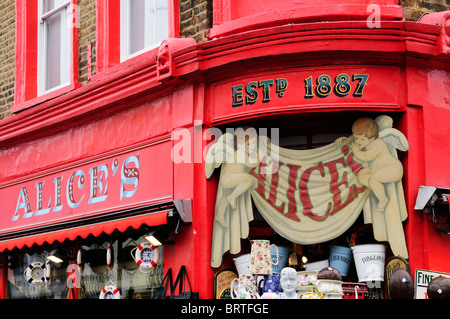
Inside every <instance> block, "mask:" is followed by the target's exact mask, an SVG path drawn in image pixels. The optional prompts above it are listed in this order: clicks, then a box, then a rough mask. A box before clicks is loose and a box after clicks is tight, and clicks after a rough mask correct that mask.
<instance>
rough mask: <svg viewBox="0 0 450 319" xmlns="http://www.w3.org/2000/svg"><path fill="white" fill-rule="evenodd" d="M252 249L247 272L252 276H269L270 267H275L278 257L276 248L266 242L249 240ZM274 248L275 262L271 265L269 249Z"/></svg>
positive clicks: (270, 272)
mask: <svg viewBox="0 0 450 319" xmlns="http://www.w3.org/2000/svg"><path fill="white" fill-rule="evenodd" d="M250 242H251V244H252V249H251V252H250V255H251V256H250V266H249V272H250V274H253V275H271V274H272V265H277V264H278V262H279V260H280V256H279V254H278V248H277V246H276V245H274V244H272V245H271V244H270V241H268V240H251V241H250ZM272 246H273V247H275V250H276V252H277V262H276V263H272V258H271V256H270V247H272Z"/></svg>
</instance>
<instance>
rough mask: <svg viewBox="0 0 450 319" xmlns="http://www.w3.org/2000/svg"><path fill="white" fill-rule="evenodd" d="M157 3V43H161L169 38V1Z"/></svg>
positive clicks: (158, 1) (162, 0) (158, 0)
mask: <svg viewBox="0 0 450 319" xmlns="http://www.w3.org/2000/svg"><path fill="white" fill-rule="evenodd" d="M156 1H157V21H156V22H157V27H156V41H155V42H160V41H163V40H164V39H167V38H168V37H169V10H168V8H167V0H156Z"/></svg>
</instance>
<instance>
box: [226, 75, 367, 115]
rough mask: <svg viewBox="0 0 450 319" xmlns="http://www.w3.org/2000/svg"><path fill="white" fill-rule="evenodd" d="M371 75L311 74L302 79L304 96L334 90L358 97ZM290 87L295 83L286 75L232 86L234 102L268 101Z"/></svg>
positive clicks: (344, 95) (279, 95)
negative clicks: (315, 76)
mask: <svg viewBox="0 0 450 319" xmlns="http://www.w3.org/2000/svg"><path fill="white" fill-rule="evenodd" d="M368 79H369V75H368V74H353V75H351V76H350V75H348V74H346V73H340V74H338V75H336V76H335V77H334V78H332V77H330V76H329V75H327V74H322V75H320V76H318V77H317V78H314V77H313V76H310V77H308V78H306V79H304V80H303V82H304V89H305V94H304V99H312V98H314V97H317V98H321V99H323V98H326V97H328V96H329V95H330V94H332V93H333V95H335V96H337V97H341V98H342V97H346V96H347V95H349V94H352V96H353V97H356V98H359V97H362V96H363V93H364V88H365V87H366V85H367V83H368ZM288 87H292V85H290V83H289V82H288V80H287V79H285V78H277V79H267V80H261V81H250V82H248V83H247V84H245V85H244V84H237V85H234V86H232V87H231V93H232V106H233V107H239V106H242V105H244V104H245V105H252V104H255V103H256V102H258V101H259V102H262V103H269V102H270V101H271V100H272V98H273V96H278V98H280V99H281V98H283V97H284V96H286V94H288V93H287V92H288ZM273 91H275V94H276V95H274V92H273Z"/></svg>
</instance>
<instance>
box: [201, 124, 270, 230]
mask: <svg viewBox="0 0 450 319" xmlns="http://www.w3.org/2000/svg"><path fill="white" fill-rule="evenodd" d="M237 132H239V133H242V134H236V135H233V134H231V133H225V134H223V135H222V136H221V137H220V138H219V140H218V141H217V143H216V144H214V145H213V146H211V148H210V149H209V150H208V153H207V156H206V167H205V173H206V178H210V177H211V175H212V173H213V171H214V169H215V168H218V167H219V166H221V165H222V169H221V175H220V181H219V183H220V185H219V187H221V188H223V190H224V196H225V199H226V203H224V201H223V200H222V203H221V205H222V207H219V209H218V210H216V215H215V219H216V221H217V222H219V223H220V224H221V225H222V226H224V227H228V223H227V222H226V221H225V219H224V218H225V209H226V205H230V206H231V208H232V209H233V210H235V209H237V208H238V207H237V206H238V198H239V197H240V196H241V195H243V194H244V193H245V192H246V191H248V190H250V188H251V187H252V185H253V183H254V182H255V179H254V178H253V177H252V176H251V175H250V174H249V172H250V171H251V170H252V169H253V168H255V167H256V166H257V165H258V163H259V159H258V156H259V155H258V135H257V133H256V130H255V129H253V128H246V129H245V130H244V129H240V128H239V129H237ZM259 139H260V140H261V141H262V142H263V143H265V138H259ZM253 186H254V185H253Z"/></svg>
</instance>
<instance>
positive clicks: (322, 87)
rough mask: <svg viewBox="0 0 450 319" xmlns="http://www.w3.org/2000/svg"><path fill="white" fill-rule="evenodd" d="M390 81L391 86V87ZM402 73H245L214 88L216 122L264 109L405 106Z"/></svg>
mask: <svg viewBox="0 0 450 319" xmlns="http://www.w3.org/2000/svg"><path fill="white" fill-rule="evenodd" d="M386 83H390V84H389V85H385V84H386ZM400 83H401V81H400V73H399V70H398V68H395V67H387V66H372V67H361V66H345V67H343V66H326V67H317V68H314V69H311V68H297V69H291V70H290V71H286V70H283V71H271V72H266V73H264V75H261V76H258V75H257V74H256V75H254V76H252V77H251V78H249V77H248V76H242V77H238V78H233V79H231V80H226V81H220V82H217V83H214V84H213V85H212V86H211V95H212V96H214V99H213V102H212V103H213V105H212V111H211V112H210V113H208V115H209V116H211V118H210V120H212V121H213V122H222V121H228V120H230V119H232V118H236V117H247V116H255V114H264V113H273V112H277V113H285V112H286V113H289V112H294V111H298V110H302V111H318V110H323V109H327V108H330V107H331V108H336V107H337V106H342V107H345V109H350V110H358V109H363V108H367V107H374V106H375V107H377V108H378V109H384V110H399V109H401V106H400V105H401V103H400V99H401V97H400V94H399V92H402V90H401V89H400V87H399V85H400Z"/></svg>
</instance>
